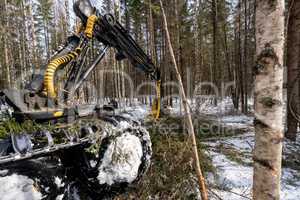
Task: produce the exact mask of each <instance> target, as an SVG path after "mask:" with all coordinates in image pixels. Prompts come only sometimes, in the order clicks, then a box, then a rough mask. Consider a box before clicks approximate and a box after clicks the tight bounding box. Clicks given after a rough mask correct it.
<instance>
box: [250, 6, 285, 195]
mask: <svg viewBox="0 0 300 200" xmlns="http://www.w3.org/2000/svg"><path fill="white" fill-rule="evenodd" d="M256 3H257V5H256V8H257V9H256V45H257V46H256V53H257V65H256V67H255V70H254V71H255V75H256V77H255V91H254V93H255V122H254V125H255V149H254V156H253V160H254V185H253V199H254V200H262V199H263V200H268V199H270V200H271V199H272V200H278V199H280V195H279V193H280V178H281V158H282V140H283V137H284V135H283V95H282V91H283V55H284V0H273V1H265V0H257V2H256Z"/></svg>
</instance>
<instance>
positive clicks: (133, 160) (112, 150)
mask: <svg viewBox="0 0 300 200" xmlns="http://www.w3.org/2000/svg"><path fill="white" fill-rule="evenodd" d="M142 156H143V149H142V144H141V142H140V139H139V138H138V137H136V136H134V135H131V134H130V133H125V134H123V135H121V136H120V137H118V138H116V140H115V141H114V142H113V143H112V144H110V145H109V147H108V148H107V151H106V152H105V154H104V157H103V160H102V164H101V165H100V167H99V174H98V177H97V179H98V180H99V183H100V184H108V185H113V184H114V183H115V182H118V183H120V182H127V183H132V182H133V181H134V180H135V179H136V178H137V176H138V170H139V167H140V165H141V158H142Z"/></svg>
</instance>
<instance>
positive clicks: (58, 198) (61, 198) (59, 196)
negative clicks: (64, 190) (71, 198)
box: [55, 194, 64, 200]
mask: <svg viewBox="0 0 300 200" xmlns="http://www.w3.org/2000/svg"><path fill="white" fill-rule="evenodd" d="M63 198H64V195H63V194H61V195H58V196H57V197H56V199H55V200H63Z"/></svg>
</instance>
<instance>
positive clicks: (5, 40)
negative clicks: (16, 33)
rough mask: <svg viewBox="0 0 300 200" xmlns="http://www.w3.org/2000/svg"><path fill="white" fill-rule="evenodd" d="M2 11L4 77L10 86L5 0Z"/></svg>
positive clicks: (5, 0)
mask: <svg viewBox="0 0 300 200" xmlns="http://www.w3.org/2000/svg"><path fill="white" fill-rule="evenodd" d="M4 13H5V29H4V30H5V31H4V41H3V42H4V65H5V79H6V84H7V85H6V86H7V87H10V86H11V79H10V66H9V57H8V50H9V47H8V41H9V40H8V36H7V34H8V19H9V18H8V17H7V15H8V12H7V0H4Z"/></svg>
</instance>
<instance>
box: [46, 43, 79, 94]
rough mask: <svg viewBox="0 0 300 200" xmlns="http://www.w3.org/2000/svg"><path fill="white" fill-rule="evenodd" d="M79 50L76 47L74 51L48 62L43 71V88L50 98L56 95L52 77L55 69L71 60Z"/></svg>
mask: <svg viewBox="0 0 300 200" xmlns="http://www.w3.org/2000/svg"><path fill="white" fill-rule="evenodd" d="M80 51H81V49H80V48H77V49H76V51H72V52H70V53H68V54H67V55H64V56H61V57H58V58H55V59H54V60H52V61H51V62H50V63H49V64H48V66H47V69H46V72H45V77H44V88H45V92H46V94H47V96H48V97H50V98H56V97H57V93H56V91H55V86H54V77H55V72H56V71H57V69H58V68H59V67H60V66H63V65H66V64H68V63H69V62H71V61H72V60H73V59H75V58H77V57H78V55H79V53H80Z"/></svg>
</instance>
